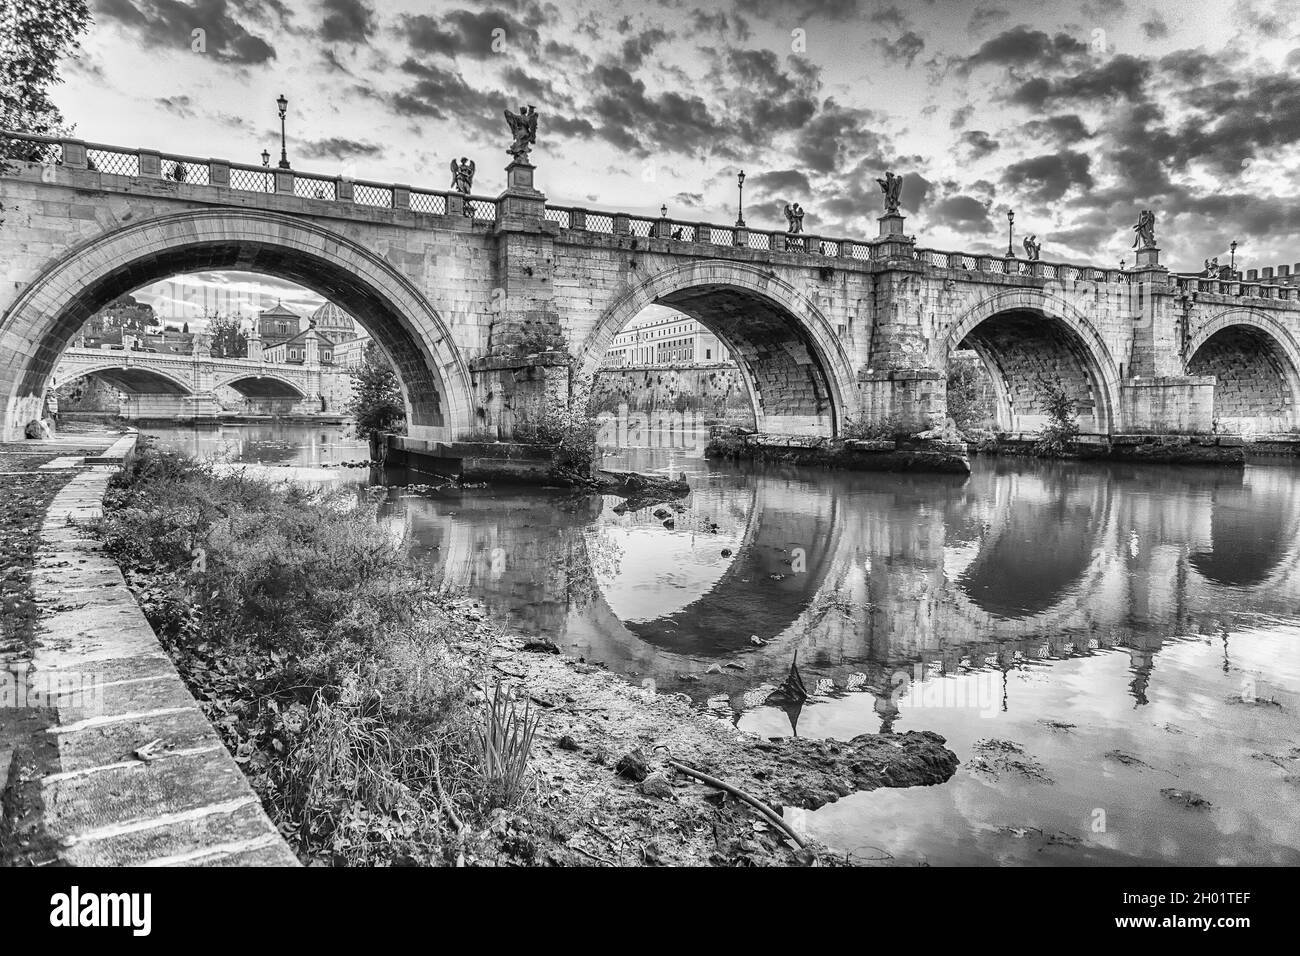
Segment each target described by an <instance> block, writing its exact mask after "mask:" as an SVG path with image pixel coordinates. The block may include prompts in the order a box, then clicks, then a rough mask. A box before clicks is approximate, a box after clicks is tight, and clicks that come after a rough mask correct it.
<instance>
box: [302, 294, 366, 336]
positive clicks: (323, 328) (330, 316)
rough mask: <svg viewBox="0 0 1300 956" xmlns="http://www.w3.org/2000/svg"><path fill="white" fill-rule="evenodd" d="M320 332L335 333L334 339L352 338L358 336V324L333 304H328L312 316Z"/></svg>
mask: <svg viewBox="0 0 1300 956" xmlns="http://www.w3.org/2000/svg"><path fill="white" fill-rule="evenodd" d="M311 320H312V322H314V323H315V324H316V330H317V331H318V332H334V333H336V334H335V336H334V338H336V339H338V338H351V337H354V336H355V335H356V334H357V324H356V322H355V321H354V320H353V318H352V316H350V315H348V314H347V313H346V312H344V311H343V310H342V309H340V308H339V307H338V306H337V305H335V304H334V303H333V302H326V303H325V304H324V305H322V306H321V307H320V308H319V309H317V310H316V311H315V312H313V313H312V314H311Z"/></svg>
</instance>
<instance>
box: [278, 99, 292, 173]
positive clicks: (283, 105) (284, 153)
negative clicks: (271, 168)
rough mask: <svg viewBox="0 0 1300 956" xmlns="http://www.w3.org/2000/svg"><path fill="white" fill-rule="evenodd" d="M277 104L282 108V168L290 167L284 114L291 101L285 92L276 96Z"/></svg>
mask: <svg viewBox="0 0 1300 956" xmlns="http://www.w3.org/2000/svg"><path fill="white" fill-rule="evenodd" d="M275 105H276V106H278V107H279V108H280V168H281V169H288V168H289V154H288V152H287V151H286V150H285V147H284V114H285V111H286V110H287V109H288V108H289V101H288V100H286V99H285V98H284V94H283V93H281V94H280V95H279V96H278V97H276V100H275Z"/></svg>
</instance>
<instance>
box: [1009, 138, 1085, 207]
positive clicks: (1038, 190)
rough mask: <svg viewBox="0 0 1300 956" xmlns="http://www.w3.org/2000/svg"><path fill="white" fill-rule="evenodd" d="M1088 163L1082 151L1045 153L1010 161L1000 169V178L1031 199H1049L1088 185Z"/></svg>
mask: <svg viewBox="0 0 1300 956" xmlns="http://www.w3.org/2000/svg"><path fill="white" fill-rule="evenodd" d="M1091 166H1092V160H1091V158H1090V157H1088V156H1085V155H1084V154H1083V153H1075V152H1071V151H1069V150H1065V151H1064V152H1060V153H1045V154H1043V155H1042V156H1034V157H1032V158H1030V159H1024V160H1021V161H1020V162H1018V163H1012V164H1011V165H1010V166H1008V167H1007V170H1006V172H1005V173H1003V175H1002V182H1003V183H1004V184H1006V185H1007V186H1009V187H1011V188H1013V189H1019V190H1020V191H1021V192H1023V193H1024V194H1026V195H1028V196H1030V197H1032V198H1033V199H1037V200H1039V201H1041V202H1050V201H1052V200H1055V199H1060V198H1061V197H1062V196H1064V195H1065V194H1066V193H1067V192H1069V191H1070V190H1071V189H1074V188H1076V187H1078V188H1082V189H1087V188H1091V187H1092V185H1093V178H1092V175H1091V173H1090V169H1091Z"/></svg>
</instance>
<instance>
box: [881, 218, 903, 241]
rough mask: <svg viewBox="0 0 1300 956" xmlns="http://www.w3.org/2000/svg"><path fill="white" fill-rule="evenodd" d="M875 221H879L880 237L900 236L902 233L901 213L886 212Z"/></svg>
mask: <svg viewBox="0 0 1300 956" xmlns="http://www.w3.org/2000/svg"><path fill="white" fill-rule="evenodd" d="M876 221H877V222H879V223H880V237H881V238H882V239H883V238H884V237H885V236H901V235H902V234H903V221H904V220H903V216H902V214H901V213H896V212H887V213H885V214H884V215H883V216H881V217H880V218H879V219H878V220H876Z"/></svg>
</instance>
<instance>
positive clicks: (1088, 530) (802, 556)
mask: <svg viewBox="0 0 1300 956" xmlns="http://www.w3.org/2000/svg"><path fill="white" fill-rule="evenodd" d="M560 501H563V502H564V503H563V504H562V505H559V506H557V504H558V502H560ZM690 502H691V505H692V507H691V510H690V511H688V512H687V513H686V514H684V515H680V516H678V519H677V529H676V530H675V531H674V532H672V533H668V532H666V531H664V530H663V529H661V528H659V520H658V519H655V518H652V517H650V516H648V515H647V514H645V513H640V514H638V515H636V516H628V517H626V518H622V519H617V518H613V517H612V516H609V515H608V514H604V515H601V514H600V509H601V505H600V500H599V499H582V498H579V499H557V501H555V502H548V503H544V504H539V503H538V502H537V501H536V500H535V499H524V498H521V499H518V500H517V501H515V500H512V501H510V502H509V503H508V504H507V506H504V507H503V502H502V501H500V500H497V499H494V498H481V497H480V498H475V497H471V495H470V494H467V495H465V496H464V497H463V498H462V499H460V500H459V501H456V502H455V503H454V505H451V506H447V507H440V506H438V505H437V504H436V503H434V502H431V501H416V502H415V504H414V505H413V506H412V507H410V508H407V509H406V511H405V514H406V520H407V522H408V524H409V526H410V527H409V530H410V532H411V534H412V536H413V540H414V541H415V542H416V543H417V544H426V545H435V544H436V545H437V547H438V550H437V552H436V553H437V555H438V556H437V558H436V560H437V561H438V563H439V564H441V565H442V567H443V569H444V574H445V576H446V579H447V580H448V582H449V583H452V584H454V585H456V586H460V587H464V588H466V589H468V590H469V591H471V592H472V593H475V594H478V595H480V596H482V597H483V598H484V600H485V601H486V602H487V603H488V604H489V605H491V606H496V607H498V608H508V609H510V619H511V622H512V623H513V624H515V625H516V626H520V625H522V626H523V627H524V628H526V629H529V630H532V631H535V632H538V633H545V634H547V635H548V636H551V637H552V638H553V639H556V640H557V641H560V642H561V643H562V645H568V646H567V647H566V649H567V650H569V651H571V652H573V653H577V654H581V655H583V656H585V657H587V658H588V659H594V660H602V661H605V662H606V663H608V664H609V665H610V666H611V667H614V668H616V669H619V670H622V671H623V672H625V673H629V674H636V675H640V676H652V677H654V679H655V680H656V682H657V683H658V684H659V686H661V687H662V688H665V689H669V690H685V691H688V692H690V693H692V694H693V695H696V696H699V695H700V694H701V693H707V694H709V695H715V694H718V693H725V694H730V695H732V696H733V699H734V700H736V701H737V703H738V704H739V702H740V701H741V700H742V699H746V695H747V693H748V695H749V698H748V699H750V700H752V698H753V691H754V690H755V688H757V687H761V686H768V685H772V684H775V683H779V682H780V680H781V679H782V678H783V677H784V676H785V672H786V670H787V668H788V666H789V663H790V661H791V659H792V657H793V656H794V654H795V652H796V651H797V652H798V659H799V662H800V664H801V666H802V667H803V668H804V670H805V676H806V677H808V676H811V678H812V679H813V680H815V679H821V680H823V681H829V682H830V685H827V686H834V687H838V688H844V687H852V688H853V689H869V690H872V691H874V692H876V693H877V694H878V696H881V698H882V699H883V698H884V697H886V696H887V695H888V694H889V692H890V691H891V690H892V688H893V687H894V686H895V683H896V677H897V674H898V672H899V671H900V670H901V671H907V672H908V673H909V674H911V673H912V672H913V669H914V668H915V667H917V666H919V667H920V669H921V672H922V673H923V674H925V675H948V674H956V673H960V672H963V671H964V670H966V669H969V668H979V667H993V668H999V669H1003V670H1005V669H1007V668H1010V667H1015V666H1021V665H1023V664H1025V663H1026V662H1029V661H1033V660H1041V659H1051V658H1059V657H1069V656H1074V655H1078V654H1087V653H1094V652H1096V651H1098V650H1103V649H1120V650H1124V651H1126V652H1127V653H1128V654H1129V656H1130V658H1131V662H1132V663H1131V668H1130V671H1131V684H1130V689H1131V692H1132V694H1133V696H1134V697H1135V699H1136V700H1137V701H1138V702H1139V703H1142V702H1145V693H1146V686H1147V683H1148V681H1149V680H1150V679H1151V675H1152V671H1153V668H1154V667H1155V661H1156V656H1157V654H1158V652H1159V650H1160V648H1161V647H1162V646H1164V644H1165V643H1166V642H1168V641H1170V640H1174V639H1177V638H1179V637H1185V636H1187V635H1194V634H1220V633H1224V632H1225V630H1230V629H1231V628H1233V627H1234V626H1235V625H1236V622H1237V621H1239V620H1241V617H1242V615H1248V614H1252V613H1256V614H1265V615H1267V614H1281V615H1292V614H1294V612H1295V600H1294V595H1295V594H1296V593H1297V584H1298V583H1300V582H1297V562H1298V561H1300V557H1298V555H1297V544H1296V541H1297V532H1298V531H1300V501H1298V500H1297V492H1296V484H1295V476H1294V475H1293V474H1292V473H1291V472H1290V471H1289V470H1284V469H1277V468H1248V469H1246V470H1245V472H1244V473H1242V472H1234V471H1229V470H1222V471H1220V470H1213V469H1186V470H1171V469H1143V468H1140V467H1138V466H1134V467H1131V468H1128V469H1123V468H1114V467H1111V468H1101V467H1098V468H1090V467H1086V466H1074V467H1061V466H1054V465H1048V464H1044V465H1033V464H1026V463H1014V464H1008V463H997V464H995V465H993V466H991V467H989V468H980V469H977V470H976V473H975V474H974V475H973V476H972V478H971V479H970V480H969V481H968V482H966V483H965V484H960V483H952V482H947V481H945V480H944V479H942V478H940V477H934V476H885V475H838V476H835V477H834V479H833V480H822V481H817V482H816V483H814V482H813V481H810V480H809V477H808V476H807V473H800V472H798V471H794V470H792V471H791V472H790V473H788V474H782V473H779V472H773V471H768V472H766V473H764V474H763V475H762V476H761V477H760V476H735V475H733V476H730V477H728V478H727V479H726V480H725V482H723V483H722V484H721V485H719V484H716V483H704V484H702V485H701V486H700V487H699V488H698V490H697V491H696V492H694V493H693V495H692V498H691V499H690ZM447 511H450V512H454V515H448V514H446V513H445V512H447ZM705 519H708V521H716V522H717V523H718V524H719V525H720V529H719V533H718V535H716V536H715V535H711V534H710V533H709V532H708V531H707V522H706V521H705ZM637 529H640V531H638V530H637ZM634 532H635V533H634ZM642 532H643V533H642ZM728 542H729V543H730V544H731V546H730V547H729V548H728V550H730V551H732V552H733V553H732V554H731V555H730V557H728V558H725V559H723V558H721V557H720V554H721V550H722V546H723V544H725V543H728ZM620 548H621V549H622V553H621V554H620V553H619V549H620ZM663 548H668V549H669V550H668V551H666V552H663V553H661V554H659V555H658V556H656V551H655V549H663ZM673 548H676V549H677V550H675V551H674V550H672V549H673ZM655 562H659V564H658V565H656V564H655ZM665 562H666V563H667V564H668V565H669V566H672V567H675V566H676V565H680V574H678V577H679V578H680V579H681V580H680V581H678V582H676V583H674V581H675V580H676V579H674V581H670V583H669V586H667V587H664V588H661V589H660V590H651V592H650V593H651V595H652V601H658V602H659V603H658V605H657V606H656V607H655V608H654V610H653V611H652V612H651V613H646V612H645V611H644V608H642V609H641V610H639V611H635V612H634V613H628V612H627V611H626V609H624V611H623V615H622V616H620V614H619V613H618V612H617V610H616V606H621V605H626V604H627V603H628V598H627V597H626V595H627V593H628V592H629V591H632V592H635V591H636V589H637V587H638V586H640V587H644V588H649V587H650V583H651V582H649V581H646V580H642V579H641V578H638V574H639V573H642V571H643V570H644V568H645V567H647V566H661V565H664V564H665ZM674 563H675V564H674ZM674 573H677V572H676V571H674ZM643 576H644V575H643ZM624 618H626V619H624ZM751 636H756V637H758V638H759V640H760V641H763V642H764V643H763V644H762V645H761V646H753V645H752V644H751V640H750V639H751ZM725 660H736V661H740V662H742V663H743V664H744V667H745V669H744V671H739V672H738V671H730V670H728V671H726V672H725V673H723V674H702V672H703V671H704V670H705V669H706V668H707V666H708V664H709V663H710V662H712V661H717V662H722V661H725ZM685 673H691V674H693V675H694V676H696V677H697V678H699V679H698V680H686V679H683V678H682V677H681V676H680V675H682V674H685ZM809 684H810V686H811V684H812V680H809ZM878 709H879V708H878Z"/></svg>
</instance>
